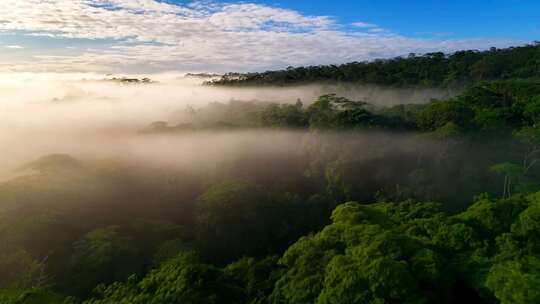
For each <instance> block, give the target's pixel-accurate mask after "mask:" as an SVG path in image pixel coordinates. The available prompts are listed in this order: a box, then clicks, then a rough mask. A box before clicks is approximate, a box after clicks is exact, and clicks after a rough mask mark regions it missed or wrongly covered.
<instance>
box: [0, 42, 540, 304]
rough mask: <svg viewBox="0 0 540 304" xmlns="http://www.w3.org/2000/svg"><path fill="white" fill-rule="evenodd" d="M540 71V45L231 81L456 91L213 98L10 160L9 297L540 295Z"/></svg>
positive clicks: (416, 299) (97, 303)
mask: <svg viewBox="0 0 540 304" xmlns="http://www.w3.org/2000/svg"><path fill="white" fill-rule="evenodd" d="M539 73H540V46H539V45H538V44H533V45H528V46H523V47H516V48H510V49H491V50H489V51H485V52H476V51H463V52H457V53H454V54H450V55H445V54H443V53H432V54H426V55H411V56H409V57H408V58H395V59H389V60H377V61H373V62H364V63H351V64H346V65H342V66H321V67H307V68H295V69H288V70H286V71H276V72H266V73H255V74H246V75H237V74H229V75H226V76H224V78H222V79H221V80H219V81H217V82H214V83H212V85H216V86H217V85H219V86H224V87H229V86H232V87H234V86H240V85H286V84H287V85H288V84H298V83H310V82H321V81H338V82H352V83H356V84H376V85H380V86H387V87H389V88H390V87H406V86H418V87H449V86H455V87H459V90H456V93H455V94H452V96H448V97H447V98H434V99H431V100H430V101H427V102H418V103H409V102H407V103H405V102H401V103H400V102H396V103H393V105H382V104H377V103H372V102H369V101H366V100H357V99H354V98H349V97H344V96H341V95H339V94H332V93H328V94H324V95H321V96H319V97H318V98H315V99H314V100H300V99H297V98H293V99H291V100H288V101H287V102H275V101H264V100H262V101H261V100H259V101H254V100H231V101H229V102H208V103H206V104H204V105H201V106H199V107H192V106H188V107H186V108H183V109H182V110H181V111H179V112H181V113H179V114H178V116H171V117H181V119H177V120H173V119H171V118H170V117H167V118H163V120H155V121H153V122H152V121H148V122H147V125H146V126H140V127H139V128H133V129H129V128H131V125H129V128H128V127H125V126H124V125H121V124H119V126H120V125H121V126H122V127H118V126H117V127H118V129H121V128H126V129H129V132H130V133H129V134H130V137H129V138H128V139H125V138H122V136H121V135H118V134H120V133H121V132H119V131H118V134H117V133H115V131H117V130H115V129H114V128H113V127H110V126H108V128H105V132H106V133H107V135H108V136H109V138H111V139H112V140H111V141H109V142H108V143H111V142H114V143H115V144H116V145H115V146H114V149H113V148H110V149H111V150H114V152H117V151H116V150H115V149H118V151H123V152H122V153H116V154H114V153H112V152H111V153H110V154H107V153H95V150H91V149H88V151H87V153H79V154H77V153H63V152H62V151H57V153H53V154H47V155H43V156H41V157H37V158H36V159H34V160H32V161H29V162H25V163H24V164H18V167H17V170H15V172H12V173H11V175H10V176H9V177H7V178H5V179H3V180H2V181H1V183H0V244H1V246H0V303H1V304H4V303H5V304H34V303H36V304H38V303H39V304H47V303H50V304H57V303H58V304H60V303H62V304H113V303H125V304H128V303H129V304H138V303H140V304H143V303H144V304H146V303H153V304H161V303H163V304H174V303H209V304H210V303H216V304H217V303H251V304H256V303H257V304H262V303H276V304H277V303H317V304H330V303H374V304H381V303H437V302H438V303H463V302H474V303H486V304H487V303H502V304H511V303H512V304H514V303H538V302H540V292H539V291H538V288H537V287H538V286H539V284H540V245H539V244H540V232H539V231H540V125H539V123H540V82H539V81H538V77H539V76H540V75H539ZM114 83H116V81H114ZM115 85H117V84H115ZM138 85H144V86H145V87H151V86H157V85H158V84H157V83H155V82H152V81H145V82H144V84H142V83H139V84H138V83H133V84H132V85H130V86H125V85H122V88H123V89H124V90H126V89H132V88H135V87H136V86H138ZM396 98H399V96H397V97H396ZM398 101H399V100H398ZM55 106H58V104H55ZM168 111H169V110H168ZM175 113H176V112H175ZM152 117H154V116H152ZM156 119H160V118H159V117H156ZM122 130H124V129H122ZM43 133H45V131H43ZM86 136H87V135H86ZM81 138H84V139H87V138H90V136H88V137H81ZM32 140H35V139H32ZM97 142H99V141H97ZM94 143H95V141H91V142H90V144H91V145H93V144H94ZM100 143H102V142H100ZM141 143H142V144H141ZM81 145H82V144H81ZM126 146H127V147H128V149H124V150H122V149H120V148H119V147H124V148H125V147H126ZM141 147H142V148H141ZM92 148H93V149H96V148H95V147H92ZM106 148H107V147H101V146H100V147H99V149H103V150H106ZM137 149H138V150H137ZM136 150H137V151H136ZM73 151H76V150H73ZM125 151H128V152H125ZM100 152H101V150H100ZM111 155H114V157H111Z"/></svg>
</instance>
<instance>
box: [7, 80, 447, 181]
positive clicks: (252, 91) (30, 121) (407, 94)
mask: <svg viewBox="0 0 540 304" xmlns="http://www.w3.org/2000/svg"><path fill="white" fill-rule="evenodd" d="M113 77H115V76H114V75H107V76H105V75H98V74H29V73H20V74H2V75H0V147H1V148H2V154H1V156H0V178H2V179H5V178H8V177H12V176H13V174H16V171H14V170H15V169H16V168H18V167H19V166H20V165H21V164H24V163H25V162H28V161H31V160H33V159H35V158H37V157H40V156H42V155H46V154H51V153H66V154H70V155H73V156H76V157H82V158H118V157H121V158H126V159H130V160H133V161H148V162H155V163H158V164H164V163H175V164H183V165H185V166H191V167H198V168H202V167H204V166H203V164H204V165H206V166H215V163H216V162H220V161H221V162H222V161H226V160H227V159H228V158H232V157H239V154H238V153H234V152H235V151H243V152H245V151H251V153H257V151H260V152H261V153H263V152H264V153H267V154H272V153H277V154H279V153H300V152H301V148H302V146H303V143H304V141H305V135H306V134H304V133H302V132H283V131H282V132H271V131H241V132H240V131H236V132H218V133H215V132H198V133H194V134H183V135H181V136H180V135H175V136H140V135H139V134H138V133H137V131H138V130H140V129H141V128H142V127H144V126H146V125H148V124H149V123H151V122H153V121H158V120H159V121H167V122H171V123H181V122H182V121H183V120H185V119H186V117H185V115H184V114H183V113H184V112H185V111H184V110H185V109H186V107H187V106H191V107H194V108H199V107H202V106H205V105H207V104H208V103H211V102H222V103H227V102H229V101H231V100H243V101H261V102H262V101H265V102H279V103H293V102H296V101H297V100H298V99H300V100H302V101H303V102H304V104H306V105H307V104H309V103H310V102H312V101H313V100H315V99H316V98H317V97H318V96H320V95H322V94H327V93H337V94H339V95H342V96H346V97H349V98H351V99H357V100H365V101H368V102H371V103H373V104H375V105H392V104H397V103H411V102H418V103H421V102H426V101H428V100H429V99H430V98H435V97H443V96H447V95H448V94H449V93H448V92H441V91H437V90H422V91H419V90H416V91H412V90H411V91H407V90H384V89H382V88H376V87H369V88H368V87H352V86H343V85H341V86H331V85H310V86H300V87H286V88H233V89H229V88H224V87H213V86H212V87H210V86H203V85H202V82H203V81H204V80H206V79H202V78H197V77H193V78H189V77H183V76H182V75H178V74H160V75H128V77H136V78H142V77H150V78H151V79H152V80H153V81H154V82H153V83H149V84H141V83H138V84H126V83H121V82H119V81H111V80H105V79H111V78H113ZM261 132H264V134H262V133H261Z"/></svg>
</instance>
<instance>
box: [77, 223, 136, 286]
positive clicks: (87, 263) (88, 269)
mask: <svg viewBox="0 0 540 304" xmlns="http://www.w3.org/2000/svg"><path fill="white" fill-rule="evenodd" d="M140 271H141V260H140V259H138V251H137V249H136V248H134V246H133V245H132V240H131V239H129V238H127V237H125V236H122V235H121V234H120V233H119V231H118V227H115V226H111V227H106V228H100V229H96V230H93V231H90V232H88V233H87V234H85V235H84V236H83V237H82V238H81V239H80V240H79V241H77V242H76V243H75V245H74V251H73V255H72V258H71V264H70V273H71V275H70V280H71V281H72V282H74V283H75V282H76V284H73V288H74V291H75V292H76V293H77V294H80V295H84V294H86V293H88V292H89V291H90V290H92V289H93V288H94V287H95V286H96V285H97V284H99V283H111V282H114V281H118V280H123V279H125V278H127V277H128V276H129V275H131V274H134V273H138V272H140Z"/></svg>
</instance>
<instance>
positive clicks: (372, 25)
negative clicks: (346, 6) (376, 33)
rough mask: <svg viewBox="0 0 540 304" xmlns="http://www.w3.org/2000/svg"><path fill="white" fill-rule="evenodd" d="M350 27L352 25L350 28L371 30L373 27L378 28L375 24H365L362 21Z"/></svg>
mask: <svg viewBox="0 0 540 304" xmlns="http://www.w3.org/2000/svg"><path fill="white" fill-rule="evenodd" d="M351 25H352V26H356V27H360V28H373V27H378V25H376V24H373V23H367V22H362V21H359V22H354V23H351Z"/></svg>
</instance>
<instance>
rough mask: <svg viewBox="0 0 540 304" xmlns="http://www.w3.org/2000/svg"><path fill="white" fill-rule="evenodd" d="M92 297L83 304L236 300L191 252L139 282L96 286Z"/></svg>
mask: <svg viewBox="0 0 540 304" xmlns="http://www.w3.org/2000/svg"><path fill="white" fill-rule="evenodd" d="M95 292H96V294H97V295H96V297H95V298H93V299H90V300H88V301H85V302H84V304H113V303H115V304H116V303H119V304H122V303H126V304H127V303H129V304H176V303H178V304H185V303H193V304H195V303H202V304H212V303H223V302H228V303H232V302H234V301H235V299H238V298H237V297H238V296H239V295H238V294H237V291H236V290H235V289H234V288H232V287H230V286H229V284H228V282H227V281H226V280H225V279H224V275H223V272H222V271H221V270H220V269H218V268H215V267H213V266H210V265H206V264H202V263H201V262H200V261H199V259H198V257H197V255H196V254H195V253H193V252H184V253H181V254H179V255H178V256H176V257H174V258H172V259H170V260H169V261H167V262H165V263H163V264H161V265H160V266H159V268H157V269H154V270H152V271H151V272H150V273H149V274H148V275H146V276H145V277H144V278H143V279H142V280H140V281H138V280H137V278H136V277H135V276H131V277H130V278H129V279H128V280H127V281H126V282H124V283H114V284H111V285H109V286H104V285H100V286H99V287H98V288H97V289H96V291H95Z"/></svg>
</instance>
